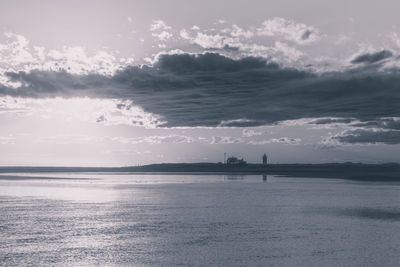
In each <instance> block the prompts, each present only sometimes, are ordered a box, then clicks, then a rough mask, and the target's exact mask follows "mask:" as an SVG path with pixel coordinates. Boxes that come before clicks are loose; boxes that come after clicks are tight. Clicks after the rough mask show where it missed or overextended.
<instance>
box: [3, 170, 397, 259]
mask: <svg viewBox="0 0 400 267" xmlns="http://www.w3.org/2000/svg"><path fill="white" fill-rule="evenodd" d="M11 176H12V177H11ZM26 176H29V177H26ZM50 178H64V179H50ZM264 178H266V180H265V179H263V177H262V176H253V175H250V176H226V175H149V174H146V175H137V174H129V175H127V174H117V173H116V174H93V173H70V174H56V173H53V174H17V175H16V174H12V175H6V174H5V175H2V176H1V177H0V215H1V216H0V265H4V266H16V265H19V266H32V265H36V266H45V265H56V266H91V265H106V266H113V265H117V266H121V265H123V266H128V265H129V266H132V265H133V266H137V265H138V266H147V265H148V266H174V265H183V266H191V265H192V266H197V265H202V266H266V265H268V266H274V265H276V266H298V265H301V266H399V265H400V183H379V182H355V181H347V180H339V179H316V178H282V177H273V176H268V177H264Z"/></svg>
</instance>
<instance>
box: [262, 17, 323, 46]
mask: <svg viewBox="0 0 400 267" xmlns="http://www.w3.org/2000/svg"><path fill="white" fill-rule="evenodd" d="M257 34H258V35H259V36H278V37H283V38H285V39H286V40H290V41H293V42H296V43H298V44H309V43H312V42H316V41H318V40H319V39H321V36H320V33H319V31H318V30H317V29H316V28H315V27H313V26H308V25H305V24H303V23H298V22H295V21H293V20H287V19H284V18H273V19H269V20H265V21H264V22H263V23H262V26H261V27H259V28H257Z"/></svg>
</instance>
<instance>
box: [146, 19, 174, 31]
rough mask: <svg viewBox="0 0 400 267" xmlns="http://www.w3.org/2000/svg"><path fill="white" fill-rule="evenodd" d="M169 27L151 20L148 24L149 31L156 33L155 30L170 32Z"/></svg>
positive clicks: (159, 21) (162, 22) (161, 22)
mask: <svg viewBox="0 0 400 267" xmlns="http://www.w3.org/2000/svg"><path fill="white" fill-rule="evenodd" d="M170 29H171V26H169V25H167V23H165V22H164V21H162V20H153V22H152V23H151V24H150V31H152V32H153V31H157V30H170Z"/></svg>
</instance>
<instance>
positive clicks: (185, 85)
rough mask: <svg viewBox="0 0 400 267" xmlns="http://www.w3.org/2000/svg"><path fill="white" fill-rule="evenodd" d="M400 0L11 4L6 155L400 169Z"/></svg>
mask: <svg viewBox="0 0 400 267" xmlns="http://www.w3.org/2000/svg"><path fill="white" fill-rule="evenodd" d="M398 10H400V2H399V1H380V2H378V1H321V0H318V1H317V0H302V1H286V0H284V1H235V2H234V3H232V1H18V0H17V1H16V0H14V1H1V3H0V30H1V31H2V32H1V33H0V94H1V95H0V123H1V125H2V126H0V164H1V165H76V166H89V165H90V166H119V165H135V164H146V163H155V162H182V161H184V162H193V161H196V162H197V161H211V162H213V161H221V160H223V153H224V152H227V153H228V154H229V155H236V156H241V157H245V159H247V160H248V161H251V162H259V161H260V159H261V155H262V154H263V153H264V152H265V153H268V154H269V156H270V159H271V161H272V162H344V161H355V162H373V163H375V162H389V161H396V162H399V158H398V157H397V155H398V153H399V152H400V151H399V150H400V145H399V144H400V109H399V105H398V103H399V100H400V86H399V84H400V76H399V68H400V61H399V55H400V28H399V27H400V25H399V23H400V21H399V19H398V14H397V13H398Z"/></svg>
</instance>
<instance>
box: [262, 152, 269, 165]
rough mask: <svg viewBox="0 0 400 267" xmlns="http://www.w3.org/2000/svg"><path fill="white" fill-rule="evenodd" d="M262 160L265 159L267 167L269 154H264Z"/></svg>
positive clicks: (264, 162)
mask: <svg viewBox="0 0 400 267" xmlns="http://www.w3.org/2000/svg"><path fill="white" fill-rule="evenodd" d="M262 159H263V165H267V161H268V157H267V154H264V156H263V157H262Z"/></svg>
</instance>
